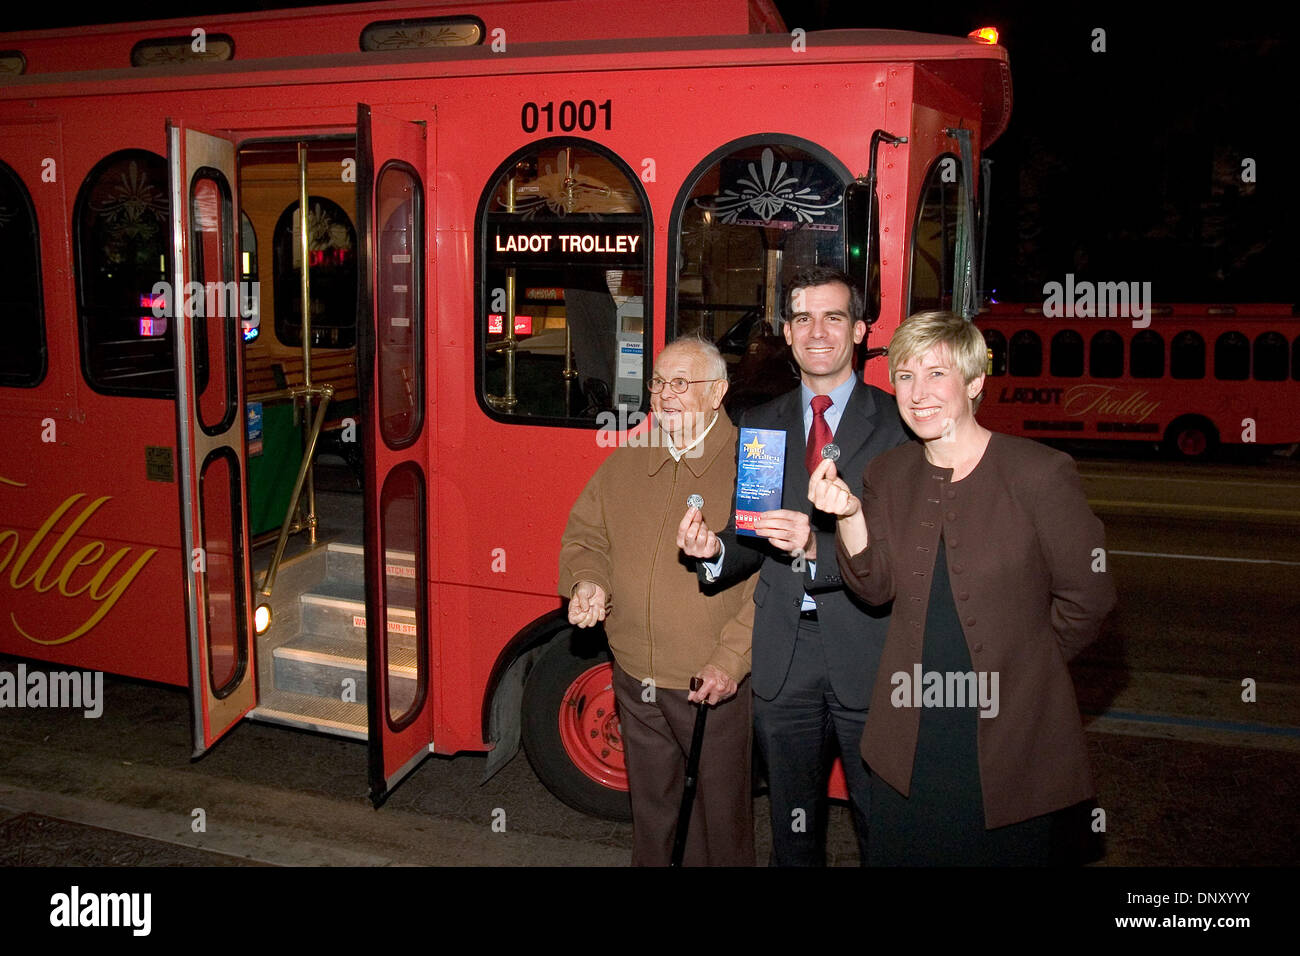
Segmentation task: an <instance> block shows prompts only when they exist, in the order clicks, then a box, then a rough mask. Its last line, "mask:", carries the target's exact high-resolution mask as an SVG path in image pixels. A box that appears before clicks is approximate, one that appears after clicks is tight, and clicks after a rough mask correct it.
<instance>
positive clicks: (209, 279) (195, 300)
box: [183, 168, 242, 435]
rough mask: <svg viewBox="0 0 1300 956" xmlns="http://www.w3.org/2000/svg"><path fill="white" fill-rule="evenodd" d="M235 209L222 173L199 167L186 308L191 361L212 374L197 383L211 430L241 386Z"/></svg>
mask: <svg viewBox="0 0 1300 956" xmlns="http://www.w3.org/2000/svg"><path fill="white" fill-rule="evenodd" d="M233 215H234V210H233V207H232V204H231V198H230V184H229V183H227V182H226V177H225V175H224V174H223V173H221V172H220V171H219V170H216V169H210V168H203V169H200V170H199V171H198V172H196V173H195V174H194V180H193V182H192V183H191V184H190V237H189V258H190V283H191V286H192V287H191V288H187V289H186V294H185V300H184V303H183V305H184V308H185V314H187V315H191V316H192V319H191V321H192V323H193V325H192V328H193V330H194V334H193V336H192V338H193V350H194V364H195V366H196V367H201V366H202V365H203V364H204V362H205V361H206V362H207V364H208V367H209V369H210V374H208V375H207V376H206V377H205V380H204V381H201V382H199V383H198V387H197V397H198V402H197V408H198V418H199V426H200V427H201V428H202V429H203V431H204V432H206V433H207V434H209V435H218V434H221V433H222V432H224V431H226V430H227V429H228V428H229V427H230V423H231V421H232V419H233V418H234V414H235V397H236V396H237V395H238V394H239V386H238V383H237V382H236V381H235V370H236V368H237V365H236V362H235V355H234V353H233V352H232V347H233V344H234V342H235V323H236V322H238V321H239V312H240V308H241V307H242V302H241V297H240V293H239V284H238V282H236V281H235V267H234V258H235V250H234V225H233Z"/></svg>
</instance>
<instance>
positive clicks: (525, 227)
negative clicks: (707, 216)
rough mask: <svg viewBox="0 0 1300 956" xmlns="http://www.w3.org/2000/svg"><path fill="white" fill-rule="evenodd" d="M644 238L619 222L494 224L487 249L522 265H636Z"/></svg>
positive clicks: (632, 266) (506, 259)
mask: <svg viewBox="0 0 1300 956" xmlns="http://www.w3.org/2000/svg"><path fill="white" fill-rule="evenodd" d="M643 239H644V237H643V236H642V234H641V233H640V232H639V231H638V230H635V229H629V228H628V226H626V225H624V224H622V223H610V222H585V223H582V224H581V225H552V224H545V225H542V224H531V225H530V224H516V223H509V224H505V223H502V224H498V225H494V226H493V228H492V233H491V236H490V237H489V240H488V242H489V245H488V250H489V251H490V252H492V253H494V254H495V255H496V257H497V258H498V259H500V260H501V261H503V262H517V263H519V264H521V265H522V264H526V263H528V262H530V261H538V260H540V259H545V260H546V262H548V263H553V262H566V261H568V262H574V263H583V264H596V265H608V266H627V267H629V268H639V267H640V265H641V257H642V255H643V254H644V252H645V250H644V249H643V248H642V242H643Z"/></svg>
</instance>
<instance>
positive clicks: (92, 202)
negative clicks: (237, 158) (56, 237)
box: [73, 149, 197, 398]
mask: <svg viewBox="0 0 1300 956" xmlns="http://www.w3.org/2000/svg"><path fill="white" fill-rule="evenodd" d="M167 190H168V185H167V161H166V160H165V159H163V157H161V156H159V155H157V154H156V153H151V152H148V151H146V150H143V149H127V150H121V151H119V152H116V153H112V154H110V155H109V156H107V157H105V158H104V159H102V160H101V161H100V162H99V163H97V164H96V165H95V167H94V168H93V169H92V170H91V171H90V172H89V173H88V174H87V175H86V178H85V180H84V181H83V182H82V184H81V189H80V190H79V191H78V193H77V202H76V206H75V207H74V209H73V228H74V230H75V239H74V242H73V248H74V250H75V253H76V278H77V313H78V316H79V319H80V326H81V365H82V372H83V374H84V375H85V377H86V382H87V383H88V384H89V385H90V387H91V388H93V389H95V390H96V391H98V392H103V393H106V394H112V395H140V396H151V397H157V398H171V397H173V396H174V395H175V392H176V371H175V368H174V367H173V363H172V335H173V330H172V327H171V320H170V319H169V318H168V317H167V312H168V311H170V310H172V309H175V308H179V307H180V306H182V305H183V301H184V300H183V298H182V301H181V302H180V303H177V302H173V301H171V297H170V296H168V295H166V294H165V293H164V294H162V295H160V290H162V289H166V288H167V285H166V284H167V282H168V281H169V279H168V276H169V275H170V266H171V261H170V260H171V248H170V246H171V244H170V242H169V240H168V232H167V229H168V222H169V216H170V205H171V204H170V202H169V200H168V198H167V195H168V194H167ZM159 298H162V299H163V300H164V301H162V302H160V301H158V299H159ZM164 306H166V307H164ZM196 372H197V370H196Z"/></svg>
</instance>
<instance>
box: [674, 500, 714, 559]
mask: <svg viewBox="0 0 1300 956" xmlns="http://www.w3.org/2000/svg"><path fill="white" fill-rule="evenodd" d="M677 547H679V548H681V549H682V551H683V553H685V555H686V556H687V557H688V558H703V559H704V560H705V561H712V560H713V559H714V558H716V557H717V556H718V549H719V545H718V536H717V535H716V534H714V533H713V532H712V531H710V530H709V526H708V523H707V522H705V520H704V515H703V514H701V513H700V509H699V508H695V507H688V508H687V509H686V514H684V515H683V516H682V521H681V524H679V525H678V526H677Z"/></svg>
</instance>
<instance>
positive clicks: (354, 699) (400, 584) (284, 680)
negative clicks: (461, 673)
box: [252, 542, 417, 740]
mask: <svg viewBox="0 0 1300 956" xmlns="http://www.w3.org/2000/svg"><path fill="white" fill-rule="evenodd" d="M363 560H364V552H363V550H362V548H361V547H360V546H359V545H353V544H343V543H340V542H331V543H330V544H329V545H328V546H327V548H326V554H325V574H324V577H323V578H322V579H321V580H320V581H319V582H318V583H317V584H316V585H315V586H314V587H313V588H311V589H310V590H308V591H305V592H304V593H302V594H301V595H299V597H298V607H297V611H298V620H299V629H298V631H297V633H296V634H295V635H294V636H293V637H291V638H290V639H288V640H287V641H284V642H283V643H281V644H280V645H279V646H277V647H275V648H274V649H273V650H272V651H271V669H270V675H271V689H270V691H269V693H268V692H263V694H262V695H261V701H260V703H259V706H258V707H257V709H256V710H255V711H253V714H252V716H253V717H255V718H257V719H260V720H266V721H270V722H273V723H280V724H289V725H291V726H295V727H303V728H306V729H309V730H315V731H318V732H321V733H328V734H334V735H341V736H346V737H353V738H356V739H361V740H364V739H366V722H367V718H366V701H367V691H368V687H367V681H366V603H365V586H364V570H363V567H364V565H363ZM385 571H386V579H387V584H388V591H389V593H388V600H389V605H388V655H389V662H388V680H389V688H390V701H389V703H390V709H391V710H392V711H393V713H394V714H400V713H402V712H403V711H405V710H406V708H407V707H408V706H409V705H410V703H411V702H412V701H413V700H414V699H415V693H416V681H417V669H416V647H417V643H416V633H415V611H414V609H413V605H414V581H415V562H414V555H412V554H410V553H408V552H399V551H390V552H388V554H387V556H386V559H385Z"/></svg>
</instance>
